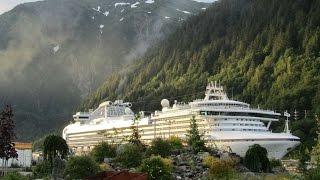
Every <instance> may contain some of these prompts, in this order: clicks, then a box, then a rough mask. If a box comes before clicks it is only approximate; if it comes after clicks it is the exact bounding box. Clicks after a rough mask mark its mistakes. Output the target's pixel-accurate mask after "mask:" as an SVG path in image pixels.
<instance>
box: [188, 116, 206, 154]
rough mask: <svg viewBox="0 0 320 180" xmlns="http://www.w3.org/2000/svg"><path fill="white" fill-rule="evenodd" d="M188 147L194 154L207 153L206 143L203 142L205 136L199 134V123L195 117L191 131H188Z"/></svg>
mask: <svg viewBox="0 0 320 180" xmlns="http://www.w3.org/2000/svg"><path fill="white" fill-rule="evenodd" d="M187 137H188V145H189V146H190V147H191V149H192V151H193V152H194V153H198V152H201V151H205V149H206V147H205V142H204V140H203V138H202V137H203V135H201V134H200V133H199V129H198V125H197V121H196V119H195V117H194V116H193V117H192V118H191V122H190V130H188V134H187Z"/></svg>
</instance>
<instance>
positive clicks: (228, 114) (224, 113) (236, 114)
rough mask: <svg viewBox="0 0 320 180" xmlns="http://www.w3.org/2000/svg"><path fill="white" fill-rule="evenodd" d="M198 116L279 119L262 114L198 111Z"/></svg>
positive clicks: (275, 116)
mask: <svg viewBox="0 0 320 180" xmlns="http://www.w3.org/2000/svg"><path fill="white" fill-rule="evenodd" d="M200 115H209V116H249V117H260V118H272V119H277V118H278V117H279V116H277V115H270V114H262V113H250V112H219V111H200Z"/></svg>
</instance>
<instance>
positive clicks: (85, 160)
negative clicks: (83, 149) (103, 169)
mask: <svg viewBox="0 0 320 180" xmlns="http://www.w3.org/2000/svg"><path fill="white" fill-rule="evenodd" d="M98 172H99V166H98V164H97V163H96V162H95V161H94V160H93V159H92V158H91V157H89V156H75V157H71V158H70V159H69V161H68V162H67V165H66V169H65V171H64V176H65V179H83V178H85V177H88V176H92V175H95V174H97V173H98Z"/></svg>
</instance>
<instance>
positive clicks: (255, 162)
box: [244, 144, 270, 172]
mask: <svg viewBox="0 0 320 180" xmlns="http://www.w3.org/2000/svg"><path fill="white" fill-rule="evenodd" d="M244 165H245V166H246V167H247V168H248V169H250V170H251V171H252V172H270V162H269V159H268V151H267V150H266V148H264V147H261V146H260V145H259V144H254V145H252V146H250V147H249V149H248V151H247V152H246V155H245V157H244Z"/></svg>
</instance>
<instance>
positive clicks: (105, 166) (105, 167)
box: [99, 163, 110, 171]
mask: <svg viewBox="0 0 320 180" xmlns="http://www.w3.org/2000/svg"><path fill="white" fill-rule="evenodd" d="M99 168H100V170H101V171H108V170H109V169H110V165H109V164H107V163H101V164H99Z"/></svg>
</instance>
